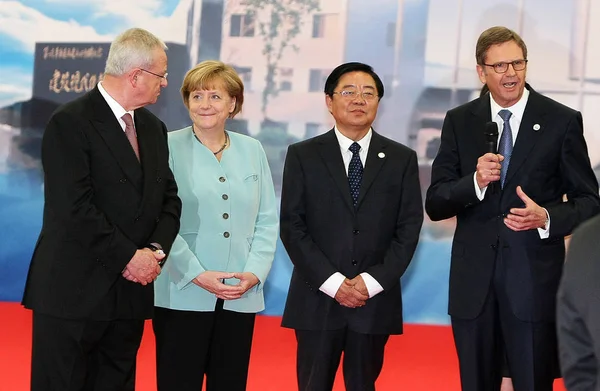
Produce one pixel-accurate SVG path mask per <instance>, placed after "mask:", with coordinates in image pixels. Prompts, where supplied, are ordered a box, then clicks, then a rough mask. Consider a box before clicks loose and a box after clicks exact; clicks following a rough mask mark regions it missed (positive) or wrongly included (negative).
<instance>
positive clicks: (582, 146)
mask: <svg viewBox="0 0 600 391" xmlns="http://www.w3.org/2000/svg"><path fill="white" fill-rule="evenodd" d="M560 175H561V177H562V180H563V182H564V183H565V185H566V186H565V187H566V189H565V191H566V195H567V202H561V203H558V204H555V205H549V206H545V207H546V209H547V210H548V214H549V215H550V221H551V225H550V236H551V237H563V236H567V235H570V234H571V232H572V231H573V229H575V227H576V226H577V225H579V224H581V223H582V222H583V221H585V220H587V219H589V218H590V217H592V216H594V215H596V214H598V213H600V198H599V197H598V180H597V179H596V175H595V174H594V171H593V169H592V166H591V164H590V158H589V155H588V150H587V145H586V142H585V138H584V137H583V119H582V117H581V113H579V112H577V113H576V114H574V115H573V117H572V119H571V121H570V122H569V124H568V126H567V131H566V133H565V137H564V140H563V145H562V148H561V155H560ZM541 206H543V207H544V205H541Z"/></svg>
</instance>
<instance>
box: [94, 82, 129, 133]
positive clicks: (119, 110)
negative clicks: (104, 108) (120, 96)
mask: <svg viewBox="0 0 600 391" xmlns="http://www.w3.org/2000/svg"><path fill="white" fill-rule="evenodd" d="M98 90H99V91H100V94H101V95H102V97H103V98H104V100H105V101H106V103H108V107H110V109H111V110H112V112H113V114H114V115H115V117H117V120H118V121H119V124H121V128H123V131H125V121H123V120H122V119H121V117H122V116H123V115H125V113H129V114H131V118H132V120H133V123H134V125H135V117H134V116H133V110H131V111H126V110H125V109H124V108H123V106H121V105H120V104H119V102H117V101H116V100H114V98H113V97H112V96H110V94H109V93H108V92H106V90H105V89H104V87H102V82H100V83H98Z"/></svg>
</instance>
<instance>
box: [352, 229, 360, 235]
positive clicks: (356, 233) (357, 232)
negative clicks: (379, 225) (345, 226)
mask: <svg viewBox="0 0 600 391" xmlns="http://www.w3.org/2000/svg"><path fill="white" fill-rule="evenodd" d="M352 233H353V234H354V235H358V234H359V233H360V231H359V230H357V229H355V230H354V231H352Z"/></svg>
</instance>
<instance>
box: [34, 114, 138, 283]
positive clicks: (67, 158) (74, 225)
mask: <svg viewBox="0 0 600 391" xmlns="http://www.w3.org/2000/svg"><path fill="white" fill-rule="evenodd" d="M87 126H89V124H87V123H86V122H85V121H84V120H83V119H76V118H74V117H73V116H72V115H70V114H68V113H66V112H64V111H61V112H57V113H55V114H54V115H53V116H52V118H51V119H50V121H49V123H48V126H47V127H46V130H45V133H44V137H43V140H42V164H43V167H44V186H45V195H46V205H45V208H47V209H48V210H47V213H50V214H52V215H54V217H55V218H56V219H57V220H62V221H63V222H64V227H65V233H64V235H65V237H66V238H72V239H73V240H75V241H77V242H79V243H80V244H81V245H83V246H84V248H87V249H89V251H90V253H91V255H92V257H93V259H95V261H96V262H102V263H103V264H104V265H106V266H107V267H108V268H109V269H110V270H112V271H113V272H114V273H115V274H117V273H118V274H120V273H121V272H122V270H123V269H124V268H125V266H126V265H127V263H129V261H130V260H131V258H132V257H133V255H134V254H135V252H136V250H137V246H136V245H135V243H133V242H132V241H131V240H130V239H129V238H127V237H126V236H125V235H124V234H123V232H121V231H120V230H119V229H118V228H117V227H116V226H115V225H113V224H111V222H110V221H109V220H108V218H107V217H106V215H105V214H104V213H103V212H102V211H101V210H100V209H98V208H97V207H96V205H95V204H94V196H95V194H94V188H93V186H92V178H91V174H90V157H89V156H90V155H89V154H90V146H89V140H88V139H87V137H86V136H85V133H84V131H83V129H84V128H85V127H87Z"/></svg>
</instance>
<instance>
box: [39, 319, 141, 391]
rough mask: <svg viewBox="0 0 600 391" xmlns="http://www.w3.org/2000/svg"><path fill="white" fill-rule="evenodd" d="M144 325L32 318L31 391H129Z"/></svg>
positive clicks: (130, 322)
mask: <svg viewBox="0 0 600 391" xmlns="http://www.w3.org/2000/svg"><path fill="white" fill-rule="evenodd" d="M143 332H144V321H143V320H112V321H95V320H71V319H61V318H55V317H52V316H48V315H44V314H40V313H37V312H36V311H34V312H33V350H32V357H31V391H133V390H134V389H135V364H136V356H137V351H138V348H139V346H140V342H141V340H142V334H143Z"/></svg>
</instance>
